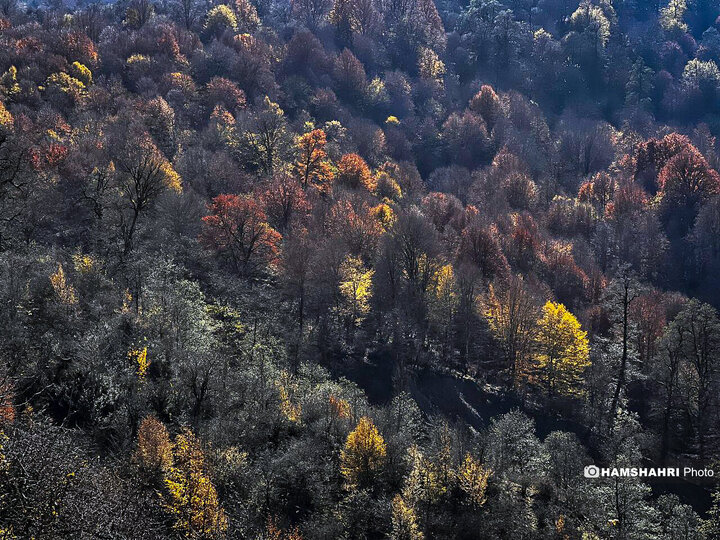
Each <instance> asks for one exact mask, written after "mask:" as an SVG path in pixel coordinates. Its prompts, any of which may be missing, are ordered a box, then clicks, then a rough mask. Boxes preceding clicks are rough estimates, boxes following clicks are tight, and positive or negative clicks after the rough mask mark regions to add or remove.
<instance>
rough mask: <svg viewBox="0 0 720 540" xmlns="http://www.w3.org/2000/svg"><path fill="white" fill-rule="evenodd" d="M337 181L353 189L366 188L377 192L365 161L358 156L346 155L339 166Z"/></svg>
mask: <svg viewBox="0 0 720 540" xmlns="http://www.w3.org/2000/svg"><path fill="white" fill-rule="evenodd" d="M337 168H338V172H337V181H338V183H339V184H342V185H344V186H347V187H349V188H352V189H358V188H365V189H367V190H368V191H370V192H373V191H375V188H376V187H377V184H376V182H375V179H374V178H373V177H372V174H371V173H370V167H368V165H367V163H365V160H364V159H363V158H361V157H360V156H359V155H357V154H345V155H344V156H342V157H341V158H340V162H339V163H338V165H337Z"/></svg>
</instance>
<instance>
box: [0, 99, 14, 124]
mask: <svg viewBox="0 0 720 540" xmlns="http://www.w3.org/2000/svg"><path fill="white" fill-rule="evenodd" d="M12 125H13V117H12V114H10V111H8V110H7V109H6V108H5V105H4V104H3V102H2V101H0V127H2V128H5V129H10V128H11V127H12Z"/></svg>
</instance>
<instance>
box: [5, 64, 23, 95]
mask: <svg viewBox="0 0 720 540" xmlns="http://www.w3.org/2000/svg"><path fill="white" fill-rule="evenodd" d="M0 87H1V89H2V91H3V93H4V94H5V95H6V96H8V97H12V96H14V95H15V94H19V93H20V85H19V84H18V81H17V68H16V67H15V66H10V67H9V68H8V70H7V71H6V72H5V73H3V74H2V76H0Z"/></svg>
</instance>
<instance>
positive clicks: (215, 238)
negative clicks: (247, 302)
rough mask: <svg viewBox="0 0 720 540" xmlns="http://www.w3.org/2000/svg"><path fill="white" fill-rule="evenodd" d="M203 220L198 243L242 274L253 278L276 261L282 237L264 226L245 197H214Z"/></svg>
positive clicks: (262, 217) (263, 217) (263, 218)
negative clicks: (215, 253) (228, 261)
mask: <svg viewBox="0 0 720 540" xmlns="http://www.w3.org/2000/svg"><path fill="white" fill-rule="evenodd" d="M208 209H209V210H210V212H211V213H210V215H208V216H205V217H204V218H203V231H202V233H201V241H202V242H203V243H204V244H205V245H206V246H207V247H209V248H211V249H213V250H214V251H216V252H218V253H219V254H221V255H223V256H226V257H227V258H228V259H229V260H230V262H231V263H232V265H233V267H234V268H235V270H236V271H237V272H238V273H240V274H242V275H246V276H249V275H253V274H255V273H257V272H258V271H260V270H262V269H266V268H267V267H268V266H272V265H274V264H275V263H276V262H277V259H278V253H279V245H280V240H281V238H282V236H281V235H280V233H279V232H277V231H276V230H275V229H273V228H272V227H270V225H268V224H267V222H266V220H267V216H266V215H265V212H264V211H263V210H262V208H261V207H260V205H259V204H258V203H257V202H256V201H255V200H253V199H252V198H250V197H249V196H240V195H230V194H226V195H218V196H217V197H215V198H214V199H213V201H212V204H210V205H209V207H208Z"/></svg>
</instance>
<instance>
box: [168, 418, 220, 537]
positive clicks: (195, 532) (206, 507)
mask: <svg viewBox="0 0 720 540" xmlns="http://www.w3.org/2000/svg"><path fill="white" fill-rule="evenodd" d="M164 483H165V488H166V490H167V494H168V495H167V501H166V505H165V507H166V509H167V510H168V512H170V514H172V515H173V516H174V518H175V528H176V529H178V530H179V531H180V532H181V533H182V534H183V535H185V536H186V537H188V538H220V537H223V536H224V533H225V531H226V530H227V517H226V516H225V511H224V510H223V509H222V506H220V502H219V500H218V495H217V491H216V490H215V486H213V484H212V482H211V480H210V478H209V476H208V475H207V471H206V465H205V456H204V454H203V451H202V448H201V447H200V442H199V441H198V440H197V439H196V438H195V435H193V433H192V432H191V431H190V430H188V429H184V430H183V431H182V433H180V434H179V435H178V436H177V437H176V438H175V444H174V445H173V465H172V466H171V467H169V469H168V470H167V472H166V473H165V481H164Z"/></svg>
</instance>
